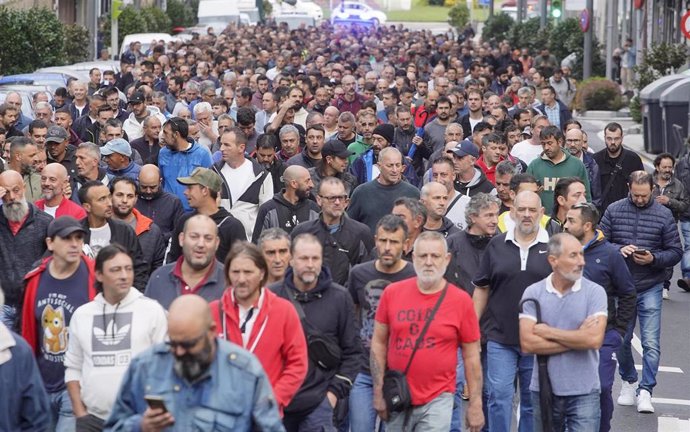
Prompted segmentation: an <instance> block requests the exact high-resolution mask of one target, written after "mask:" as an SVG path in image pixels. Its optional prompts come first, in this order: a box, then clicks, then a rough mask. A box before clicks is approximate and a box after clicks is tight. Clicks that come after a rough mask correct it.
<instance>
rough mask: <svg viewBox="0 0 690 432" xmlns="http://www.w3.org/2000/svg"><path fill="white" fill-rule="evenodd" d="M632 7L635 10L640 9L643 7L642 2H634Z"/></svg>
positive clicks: (642, 0)
mask: <svg viewBox="0 0 690 432" xmlns="http://www.w3.org/2000/svg"><path fill="white" fill-rule="evenodd" d="M633 6H634V7H635V9H642V7H643V6H644V0H635V1H634V4H633Z"/></svg>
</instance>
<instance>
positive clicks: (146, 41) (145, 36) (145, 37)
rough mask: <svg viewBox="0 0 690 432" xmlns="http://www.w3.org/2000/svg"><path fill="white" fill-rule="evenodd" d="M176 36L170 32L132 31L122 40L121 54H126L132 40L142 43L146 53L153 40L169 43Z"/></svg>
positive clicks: (143, 50)
mask: <svg viewBox="0 0 690 432" xmlns="http://www.w3.org/2000/svg"><path fill="white" fill-rule="evenodd" d="M175 39H176V38H175V37H174V36H171V35H169V34H168V33H132V34H128V35H127V36H125V38H124V39H123V40H122V46H120V55H122V54H124V52H125V51H127V50H128V49H129V44H131V43H132V42H139V43H141V53H142V54H146V52H147V51H148V50H149V49H150V48H151V41H154V40H155V41H161V40H163V41H165V44H166V45H167V44H168V42H170V41H173V40H175Z"/></svg>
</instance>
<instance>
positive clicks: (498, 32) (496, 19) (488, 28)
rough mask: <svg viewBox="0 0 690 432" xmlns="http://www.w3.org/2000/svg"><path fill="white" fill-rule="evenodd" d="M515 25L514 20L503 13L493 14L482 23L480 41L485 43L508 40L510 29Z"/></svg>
mask: <svg viewBox="0 0 690 432" xmlns="http://www.w3.org/2000/svg"><path fill="white" fill-rule="evenodd" d="M514 25H515V20H513V18H512V17H511V16H510V15H508V14H507V13H505V12H501V13H499V14H494V15H493V16H490V17H489V19H487V20H486V22H485V23H484V29H483V30H482V39H483V40H485V41H490V40H492V39H493V40H495V41H497V42H500V41H503V40H505V39H507V38H508V33H509V32H510V29H511V28H512V27H513V26H514Z"/></svg>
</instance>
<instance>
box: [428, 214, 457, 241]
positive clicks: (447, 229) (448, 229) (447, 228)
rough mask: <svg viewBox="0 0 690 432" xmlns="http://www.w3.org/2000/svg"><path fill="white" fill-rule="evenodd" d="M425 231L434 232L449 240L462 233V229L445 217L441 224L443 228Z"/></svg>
mask: <svg viewBox="0 0 690 432" xmlns="http://www.w3.org/2000/svg"><path fill="white" fill-rule="evenodd" d="M423 230H424V231H434V232H437V233H439V234H443V237H445V238H449V237H450V236H451V235H453V234H456V233H458V232H459V231H460V228H458V227H456V226H455V223H453V221H452V220H450V219H448V218H447V217H445V216H443V222H442V223H441V228H439V229H435V230H432V229H427V228H423Z"/></svg>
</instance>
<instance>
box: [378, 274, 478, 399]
mask: <svg viewBox="0 0 690 432" xmlns="http://www.w3.org/2000/svg"><path fill="white" fill-rule="evenodd" d="M441 292H442V291H439V292H437V293H434V294H423V293H421V292H420V291H419V289H418V288H417V278H412V279H407V280H404V281H400V282H395V283H392V284H390V285H388V287H386V289H385V290H384V291H383V295H382V296H381V301H380V303H379V308H378V310H377V311H376V321H378V322H379V323H381V324H385V325H387V326H388V331H389V333H388V353H387V356H386V357H387V361H386V362H387V367H388V369H393V370H399V371H404V370H405V366H407V361H408V360H409V358H410V355H411V354H412V349H413V348H414V345H415V342H416V341H417V338H418V337H419V333H421V331H422V329H423V328H424V323H425V322H426V318H427V317H428V316H429V315H430V314H431V311H432V309H433V308H434V305H436V301H437V300H438V298H439V296H440V295H441ZM478 340H479V323H478V321H477V315H476V314H475V313H474V306H473V305H472V299H471V298H470V296H469V295H468V294H467V293H466V292H465V291H463V290H462V289H460V288H458V287H456V286H455V285H452V284H449V285H448V292H447V293H446V297H445V298H444V299H443V302H442V303H441V306H440V307H439V309H438V311H437V312H436V315H435V316H434V320H433V321H432V322H431V325H430V326H429V329H428V330H427V332H426V334H425V335H424V340H423V341H422V343H421V344H420V346H419V348H418V349H417V353H416V354H415V356H414V359H413V360H412V365H411V366H410V370H409V371H408V373H407V382H408V384H409V387H410V393H411V395H412V404H413V405H424V404H426V403H429V402H430V401H432V400H433V399H434V398H436V397H437V396H438V395H440V394H441V393H444V392H450V393H454V392H455V375H456V374H455V369H456V366H457V363H458V355H457V353H458V347H460V345H461V344H463V343H470V342H475V341H478Z"/></svg>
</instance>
